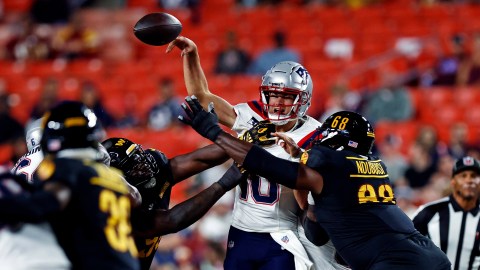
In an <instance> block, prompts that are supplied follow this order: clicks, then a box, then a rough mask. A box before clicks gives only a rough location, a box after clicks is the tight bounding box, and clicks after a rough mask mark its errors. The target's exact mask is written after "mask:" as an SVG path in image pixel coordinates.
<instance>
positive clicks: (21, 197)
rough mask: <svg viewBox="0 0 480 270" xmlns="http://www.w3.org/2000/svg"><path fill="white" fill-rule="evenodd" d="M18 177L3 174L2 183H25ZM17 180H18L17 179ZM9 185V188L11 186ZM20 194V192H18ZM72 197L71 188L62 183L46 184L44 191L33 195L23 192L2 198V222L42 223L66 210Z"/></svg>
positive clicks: (0, 206)
mask: <svg viewBox="0 0 480 270" xmlns="http://www.w3.org/2000/svg"><path fill="white" fill-rule="evenodd" d="M17 177H19V176H17V175H12V174H3V175H1V176H0V181H2V182H3V181H23V179H18V178H17ZM15 178H17V179H15ZM11 185H12V184H8V185H7V186H11ZM17 192H18V191H17ZM70 196H71V190H70V188H69V187H67V186H65V185H63V184H62V183H58V182H54V183H46V184H45V186H44V188H43V190H37V191H34V192H32V193H31V194H30V193H28V192H21V193H18V194H14V195H10V196H5V197H2V198H0V221H2V222H41V221H45V220H46V219H47V218H48V217H50V216H51V215H52V214H54V213H56V212H58V211H60V210H61V209H63V208H65V207H66V205H67V204H68V202H69V200H70Z"/></svg>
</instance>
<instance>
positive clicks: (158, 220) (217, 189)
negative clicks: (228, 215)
mask: <svg viewBox="0 0 480 270" xmlns="http://www.w3.org/2000/svg"><path fill="white" fill-rule="evenodd" d="M224 194H225V190H224V189H223V188H222V187H221V186H220V185H219V184H218V183H214V184H212V185H211V186H210V187H208V188H207V189H205V190H203V191H201V192H200V193H198V194H197V195H195V196H193V197H192V198H190V199H188V200H186V201H184V202H182V203H180V204H177V205H176V206H174V207H173V208H171V209H170V210H156V211H154V212H143V213H142V212H141V211H135V212H134V213H133V217H132V224H133V227H134V229H135V235H138V236H143V237H153V236H158V235H165V234H169V233H176V232H178V231H180V230H183V229H185V228H187V227H188V226H190V225H192V224H193V223H194V222H196V221H197V220H199V219H200V218H201V217H202V216H203V215H205V213H207V212H208V210H209V209H210V208H211V207H212V206H213V205H214V204H215V203H216V202H217V201H218V200H219V199H220V198H221V197H222V196H223V195H224Z"/></svg>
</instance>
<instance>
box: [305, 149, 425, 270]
mask: <svg viewBox="0 0 480 270" xmlns="http://www.w3.org/2000/svg"><path fill="white" fill-rule="evenodd" d="M301 162H302V163H305V164H307V166H309V167H311V168H313V169H315V170H317V171H318V172H320V173H321V174H322V176H323V179H324V186H323V190H322V193H321V194H320V195H318V194H317V195H316V194H313V198H314V201H315V215H316V217H317V220H318V221H319V222H320V224H321V225H322V227H323V228H324V229H325V230H326V231H327V233H328V234H329V236H330V238H331V240H332V242H333V244H334V245H335V247H336V249H337V251H338V252H339V254H340V255H341V256H342V258H343V259H345V261H346V262H347V263H348V264H349V265H350V266H351V267H352V268H353V269H369V265H370V264H371V263H372V262H373V261H374V260H375V258H377V257H378V256H379V254H381V253H382V252H383V251H384V250H385V249H387V248H388V247H390V246H392V245H394V244H395V243H397V242H398V241H400V240H403V239H406V238H407V237H409V236H410V235H411V234H414V233H416V230H415V228H414V227H413V223H412V222H411V220H410V219H409V218H408V217H407V216H406V215H405V214H404V213H403V212H402V210H400V208H398V207H397V206H396V202H395V197H394V194H393V190H392V187H391V185H390V180H389V178H388V174H387V170H386V167H385V164H384V163H383V162H382V161H381V160H379V159H378V158H375V157H372V156H368V157H366V156H361V155H358V154H355V153H353V152H350V151H346V150H344V151H335V150H333V149H331V148H327V147H324V146H314V147H313V148H312V149H311V150H309V151H307V152H306V153H304V154H303V155H302V157H301Z"/></svg>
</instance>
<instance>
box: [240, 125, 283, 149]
mask: <svg viewBox="0 0 480 270" xmlns="http://www.w3.org/2000/svg"><path fill="white" fill-rule="evenodd" d="M274 132H275V125H274V124H272V123H271V122H270V121H268V120H264V121H260V122H258V123H257V124H256V125H255V126H253V127H252V128H251V129H249V130H247V131H245V132H244V133H243V134H242V135H240V140H242V141H246V142H249V143H253V144H256V145H260V146H266V145H272V144H274V143H275V137H273V136H272V133H274Z"/></svg>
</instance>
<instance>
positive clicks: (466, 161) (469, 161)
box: [463, 157, 474, 166]
mask: <svg viewBox="0 0 480 270" xmlns="http://www.w3.org/2000/svg"><path fill="white" fill-rule="evenodd" d="M473 164H474V161H473V158H472V157H464V158H463V165H465V166H473Z"/></svg>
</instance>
